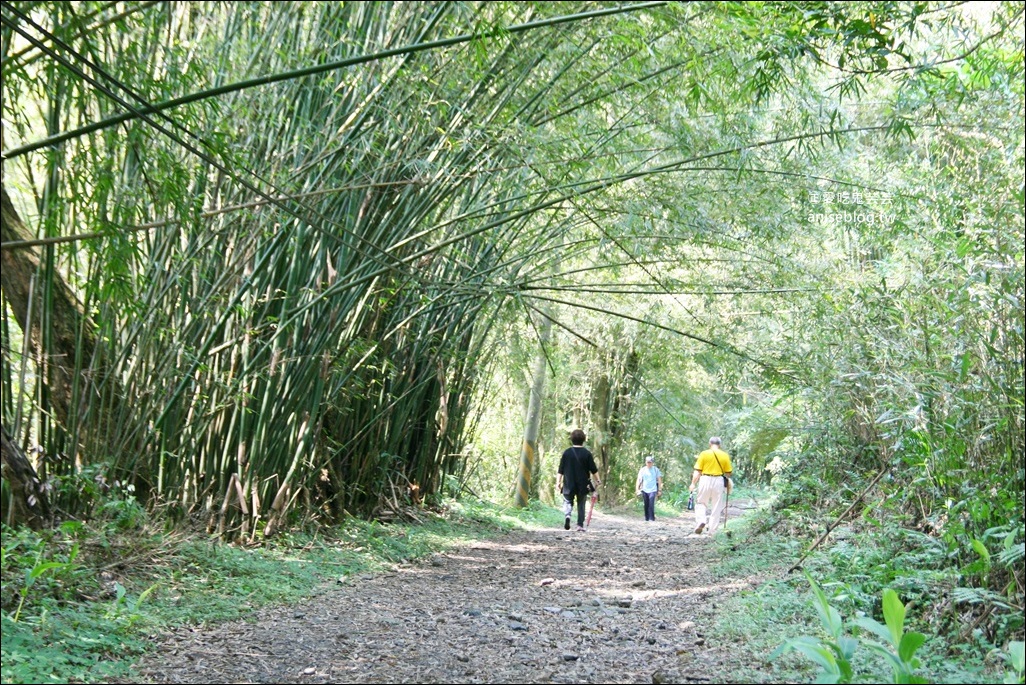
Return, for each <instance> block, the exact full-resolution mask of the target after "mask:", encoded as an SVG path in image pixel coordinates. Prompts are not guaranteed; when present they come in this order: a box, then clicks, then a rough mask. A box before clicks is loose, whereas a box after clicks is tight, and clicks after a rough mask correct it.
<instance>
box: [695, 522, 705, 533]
mask: <svg viewBox="0 0 1026 685" xmlns="http://www.w3.org/2000/svg"><path fill="white" fill-rule="evenodd" d="M703 530H705V524H704V523H699V524H698V526H697V527H695V535H701V534H702V531H703Z"/></svg>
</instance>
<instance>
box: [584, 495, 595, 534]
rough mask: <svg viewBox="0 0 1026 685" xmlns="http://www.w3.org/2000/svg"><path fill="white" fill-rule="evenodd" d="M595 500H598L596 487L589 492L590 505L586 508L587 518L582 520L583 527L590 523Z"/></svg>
mask: <svg viewBox="0 0 1026 685" xmlns="http://www.w3.org/2000/svg"><path fill="white" fill-rule="evenodd" d="M595 502H598V488H596V489H595V492H593V493H591V507H589V508H588V520H587V521H585V522H584V527H585V528H587V527H589V526H590V525H591V515H592V514H594V513H595Z"/></svg>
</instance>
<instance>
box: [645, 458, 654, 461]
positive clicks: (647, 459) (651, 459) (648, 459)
mask: <svg viewBox="0 0 1026 685" xmlns="http://www.w3.org/2000/svg"><path fill="white" fill-rule="evenodd" d="M645 461H655V457H645Z"/></svg>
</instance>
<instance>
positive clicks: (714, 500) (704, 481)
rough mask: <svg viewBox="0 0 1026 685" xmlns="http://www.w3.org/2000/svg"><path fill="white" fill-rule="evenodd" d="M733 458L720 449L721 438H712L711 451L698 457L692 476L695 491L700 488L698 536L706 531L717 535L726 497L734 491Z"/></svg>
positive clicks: (696, 516)
mask: <svg viewBox="0 0 1026 685" xmlns="http://www.w3.org/2000/svg"><path fill="white" fill-rule="evenodd" d="M732 474H733V468H732V467H731V465H730V456H729V455H728V454H727V453H726V452H724V451H723V450H722V449H720V439H719V438H709V449H707V450H706V451H704V452H702V453H701V454H699V455H698V459H697V460H695V470H694V472H693V473H692V474H691V486H690V487H689V488H688V490H690V491H691V492H694V491H695V488H696V487H697V488H698V495H697V497H695V524H696V525H695V534H696V535H700V534H701V533H702V531H703V530H708V531H709V533H710V534H712V533H715V532H716V529H717V528H718V527H719V525H720V514H721V513H723V506H724V495H725V494H727V493H729V492H730V491H731V490H732V489H733V481H731V479H730V478H731V475H732Z"/></svg>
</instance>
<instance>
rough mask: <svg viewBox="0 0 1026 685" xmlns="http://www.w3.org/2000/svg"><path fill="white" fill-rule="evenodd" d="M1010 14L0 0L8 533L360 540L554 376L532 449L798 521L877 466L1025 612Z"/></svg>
mask: <svg viewBox="0 0 1026 685" xmlns="http://www.w3.org/2000/svg"><path fill="white" fill-rule="evenodd" d="M1022 27H1023V22H1022V9H1021V7H1018V6H1017V5H1016V4H1015V3H1006V4H998V5H996V6H995V7H994V8H993V14H992V15H991V16H989V17H987V18H986V22H984V20H983V19H979V18H973V17H972V16H970V15H969V14H967V13H966V11H965V8H959V7H947V6H942V5H939V4H933V3H847V4H840V3H818V2H816V3H779V4H772V3H771V4H760V3H755V4H749V3H662V2H647V3H633V4H624V5H617V4H613V3H605V2H559V3H505V2H489V3H478V2H437V3H436V2H423V3H394V2H371V3H348V2H337V3H336V2H331V3H327V2H310V3H306V2H297V3H262V2H234V3H190V2H181V3H164V2H114V3H105V2H81V3H48V2H4V3H3V13H2V37H3V49H2V55H0V57H2V60H3V118H4V141H3V150H4V161H3V165H4V169H3V171H4V180H3V226H2V227H3V238H2V239H3V250H2V258H3V282H2V287H3V304H4V309H3V321H2V325H3V328H2V334H3V366H2V374H3V401H2V409H3V426H4V431H5V436H4V441H5V442H4V444H5V452H4V454H5V456H4V460H5V461H4V464H5V466H4V468H5V472H4V476H5V480H4V486H5V490H4V498H5V501H4V506H5V515H12V514H11V513H10V512H13V511H14V503H15V502H16V501H17V500H18V499H19V497H20V498H21V499H23V500H24V501H25V502H28V503H29V504H30V506H28V510H26V511H23V512H21V513H20V514H19V515H21V516H23V517H25V518H26V519H27V518H31V516H32V515H33V513H36V514H42V512H39V511H37V512H33V511H31V510H32V508H33V506H34V505H33V504H32V503H35V504H39V503H40V502H41V499H42V497H43V495H46V496H47V499H48V500H49V503H50V504H51V505H52V506H53V508H54V509H55V510H57V511H59V512H62V515H70V516H86V515H88V513H89V511H90V507H92V506H94V498H92V497H91V496H90V493H93V492H96V491H98V490H102V489H105V488H131V489H132V491H133V493H134V496H135V497H137V498H139V500H140V501H142V502H145V503H146V504H147V505H148V506H150V507H152V508H154V509H160V510H163V511H165V512H166V513H167V514H168V515H169V516H170V517H172V518H176V519H177V518H181V517H187V516H188V517H193V518H197V519H199V520H201V521H203V522H204V523H205V524H206V525H207V526H208V528H209V529H210V530H211V532H216V533H218V534H221V535H224V536H228V537H233V538H245V539H255V538H256V537H258V536H259V535H262V534H268V535H269V534H273V532H274V531H275V530H276V529H278V528H279V527H280V526H281V525H282V524H283V522H284V521H286V520H290V519H295V518H297V517H309V518H318V519H322V520H325V521H330V520H335V519H337V518H338V517H341V516H344V515H347V514H354V515H362V516H375V515H376V516H383V515H386V514H387V511H388V510H389V508H394V507H395V506H396V505H397V504H398V503H399V502H402V501H404V499H405V498H407V497H409V496H410V493H411V491H413V492H414V493H415V494H417V493H419V494H423V495H426V496H435V495H439V494H444V493H456V492H458V491H459V490H460V489H461V487H463V486H464V485H466V483H467V482H468V478H469V477H470V471H471V470H473V468H474V467H475V464H474V461H473V459H472V455H471V453H470V450H469V448H468V445H470V444H471V443H473V441H474V440H475V437H476V436H479V435H480V434H481V432H482V429H481V427H480V426H479V423H478V422H479V421H480V420H481V417H482V416H483V415H488V412H489V411H490V408H491V409H494V407H495V406H497V405H498V404H499V403H500V401H502V400H503V399H504V398H505V397H506V394H507V393H510V392H512V393H520V395H521V397H520V399H524V398H525V397H526V395H527V392H528V386H529V385H530V382H527V383H521V382H520V381H509V379H511V378H517V374H518V370H517V367H518V365H519V367H520V369H519V373H520V374H521V376H522V374H523V370H524V369H526V368H528V367H529V366H532V365H533V362H534V360H536V359H543V360H544V362H545V364H544V365H543V366H547V367H549V368H550V369H551V370H552V371H553V372H555V373H554V376H553V378H552V381H553V386H552V387H551V389H550V390H548V391H546V393H547V399H546V402H547V404H545V405H544V407H543V409H544V410H543V412H542V415H543V417H548V418H543V421H544V422H547V423H546V424H545V425H547V427H548V433H547V434H551V435H552V436H554V437H553V438H552V440H557V439H558V432H559V431H558V428H559V426H561V423H560V422H561V421H562V419H561V418H560V417H562V416H564V415H572V417H573V421H575V422H578V423H579V424H580V425H584V426H586V427H587V429H588V430H589V431H591V432H592V434H593V435H595V438H596V440H597V441H598V443H599V444H598V445H597V448H598V453H599V454H600V455H601V456H602V468H603V472H604V476H607V477H605V478H603V480H605V481H606V482H607V483H609V484H610V487H615V486H616V484H617V483H621V484H623V483H626V482H627V481H628V480H629V478H628V476H627V475H625V474H627V472H628V471H629V468H628V466H627V465H628V464H629V463H631V459H632V458H633V456H634V455H635V454H638V453H641V452H642V451H661V452H664V453H677V452H681V451H684V452H686V451H687V448H688V444H686V443H683V442H681V439H680V432H681V431H685V430H688V429H691V430H693V431H694V432H695V433H696V434H698V435H703V434H706V433H708V432H709V431H711V430H713V429H714V428H715V429H717V430H716V432H723V433H728V432H729V433H730V435H731V436H732V444H733V445H734V448H735V450H736V451H737V454H738V463H739V465H740V468H741V470H743V471H745V475H746V477H748V478H750V479H752V480H759V479H769V478H771V477H773V478H775V479H777V482H778V483H780V484H784V485H785V486H787V487H791V488H793V490H792V491H791V492H792V494H793V496H794V497H795V498H796V499H800V498H801V497H802V496H803V495H802V494H801V493H802V492H803V487H804V486H810V487H811V488H813V489H814V490H815V491H816V492H817V493H822V494H817V495H816V498H817V502H818V504H820V505H824V506H829V502H830V501H831V499H832V498H834V497H837V498H840V499H842V500H843V499H844V498H845V497H846V494H850V493H851V491H852V490H853V489H854V488H855V487H857V486H858V485H859V484H861V483H862V482H863V481H865V482H867V483H868V482H869V481H870V479H871V478H872V477H873V476H875V475H876V474H878V473H879V472H880V471H881V470H886V471H888V472H889V474H890V475H889V477H888V479H886V480H885V481H884V482H885V483H887V484H888V485H886V487H887V488H890V490H889V491H888V492H889V495H888V496H887V497H886V498H885V502H886V507H887V508H888V510H889V511H890V512H891V513H892V514H893V515H894V516H896V517H899V518H901V520H902V521H903V526H905V528H907V529H909V530H915V531H917V534H920V535H924V536H926V537H927V538H930V539H933V540H942V541H943V543H942V547H943V546H944V545H947V547H945V549H947V550H949V551H948V552H945V553H944V554H948V553H950V554H952V555H954V557H957V558H958V559H960V561H959V563H960V564H963V565H964V566H965V567H966V568H969V567H970V566H971V563H970V562H971V561H972V554H971V553H970V552H967V551H966V550H967V547H966V545H967V544H968V542H969V541H970V540H973V539H975V540H977V541H979V542H980V544H983V545H984V546H985V547H986V545H988V544H990V545H992V546H994V545H996V547H994V549H995V551H1000V550H999V547H1000V545H1002V544H1004V542H1002V541H1008V540H1010V542H1009V544H1008V545H1007V546H1006V547H1004V548H1003V549H1004V550H1005V552H1006V554H1005V557H1002V558H1003V559H1004V561H1003V562H1002V564H1003V565H1002V566H1001V567H1000V569H999V568H998V565H997V564H994V565H990V566H988V567H987V572H986V573H987V575H988V578H987V579H986V580H984V579H983V578H982V571H980V569H977V570H976V571H971V572H970V575H972V574H973V573H975V574H976V579H975V581H973V582H975V583H977V584H981V585H986V584H987V583H989V586H990V587H991V588H994V589H996V590H997V591H998V592H999V594H1000V593H1006V592H1008V591H1009V588H1011V590H1010V591H1011V594H1012V595H1015V593H1016V592H1017V593H1018V595H1017V596H1018V597H1019V598H1020V601H1021V596H1022V581H1023V579H1022V573H1021V569H1020V571H1018V572H1017V571H1015V570H1014V567H1015V564H1021V554H1020V553H1019V552H1017V550H1020V549H1021V546H1022V531H1021V528H1022V512H1021V496H1022V492H1023V466H1022V454H1023V378H1022V375H1023V370H1022V360H1023V314H1022V311H1021V309H1022V306H1021V305H1022V301H1023V254H1022V252H1023V250H1022V245H1023V220H1022V215H1023V190H1022V188H1023V185H1022V167H1023V164H1022V160H1023V140H1022V139H1023V121H1022V118H1023V116H1022V108H1023V87H1022V75H1023V70H1022V54H1023V53H1022V45H1023V43H1022V31H1023V28H1022ZM938 36H941V37H944V39H943V40H941V39H938ZM950 36H959V37H960V38H959V40H948V38H947V37H950ZM938 46H940V47H938ZM842 193H846V194H847V195H843V194H842ZM855 193H858V195H857V197H858V198H859V203H860V205H859V206H860V210H861V211H862V212H863V214H864V215H866V216H869V215H872V216H874V217H877V216H881V217H886V221H880V222H876V221H874V222H873V223H871V224H867V223H866V222H861V223H859V222H852V221H846V220H845V219H844V218H843V211H852V210H853V209H854V207H845V206H843V205H842V204H841V203H842V202H846V201H847V200H846V199H845V198H847V199H850V198H854V197H855V196H856V195H855ZM827 197H829V198H830V199H829V200H827V199H826V198H827ZM864 199H865V202H866V204H862V203H863V200H864ZM823 212H832V213H833V214H831V216H835V217H836V216H841V217H842V218H841V219H834V220H830V221H824V220H823V219H822V216H821V214H822V213H823ZM544 322H548V324H551V334H552V342H550V343H549V344H547V345H546V346H545V349H544V350H541V351H540V354H541V355H542V356H541V357H538V356H537V355H538V354H539V350H538V347H537V338H538V332H539V329H540V328H542V327H547V326H548V324H545V325H544V326H543V323H544ZM561 378H573V379H577V380H580V382H578V383H577V385H573V386H566V385H564V386H560V385H559V383H560V382H562V381H560V380H559V379H561ZM504 379H505V380H504ZM699 379H704V380H699ZM507 381H508V382H507ZM699 396H701V397H706V398H708V399H707V400H703V399H696V398H697V397H699ZM518 401H519V400H516V401H514V404H515V403H516V402H518ZM553 417H556V418H553ZM494 418H495V416H494V415H491V416H490V419H491V420H494ZM492 425H493V426H494V425H497V424H494V423H493V424H492ZM521 428H522V426H521ZM483 432H488V431H487V429H485V430H484V431H483ZM542 432H543V434H546V432H545V431H544V430H543V431H542ZM521 435H522V433H520V434H515V435H507V434H503V435H502V436H496V439H504V440H506V442H507V444H508V445H509V447H508V451H509V452H511V453H513V454H515V453H516V452H517V449H518V446H519V442H520V437H521ZM550 442H551V440H550ZM19 455H20V460H19V459H18V456H19ZM796 463H797V464H802V465H803V467H802V468H790V469H789V467H788V465H789V464H790V465H791V466H792V467H793V466H794V464H796ZM22 467H30V468H29V469H28V471H25V470H21V471H19V470H18V469H19V468H22ZM33 470H34V471H35V475H34V476H33V475H32V473H31V472H32V471H33ZM19 474H20V475H19ZM26 474H27V475H26ZM491 475H493V476H495V477H496V478H499V479H505V480H506V482H507V485H508V483H510V482H512V480H513V479H514V478H515V474H514V473H513V472H512V471H510V472H508V473H501V474H495V473H492V474H491ZM33 478H35V480H33ZM995 482H1000V483H1001V486H1000V488H999V489H1000V493H995V494H992V495H988V494H986V493H988V492H989V490H988V488H990V487H992V486H993V484H994V483H995ZM25 488H28V489H29V490H32V488H36V490H35V495H32V494H31V493H30V494H29V495H24V492H25V490H24V489H25ZM500 489H501V488H500ZM19 493H22V494H21V495H19ZM532 494H535V493H532ZM614 494H615V493H614ZM1016 498H1018V503H1017V504H1016V503H1015V502H1016ZM952 502H958V503H961V505H960V506H961V508H959V506H954V505H952ZM985 505H986V506H985ZM1016 512H1017V513H1016ZM50 515H52V512H51V513H50ZM988 531H990V532H989V533H988ZM995 531H996V532H995ZM988 534H989V535H990V538H988V537H987V536H988ZM1017 554H1018V556H1016V555H1017ZM941 556H943V554H942V555H941ZM973 568H975V567H973ZM981 568H982V567H981Z"/></svg>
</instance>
